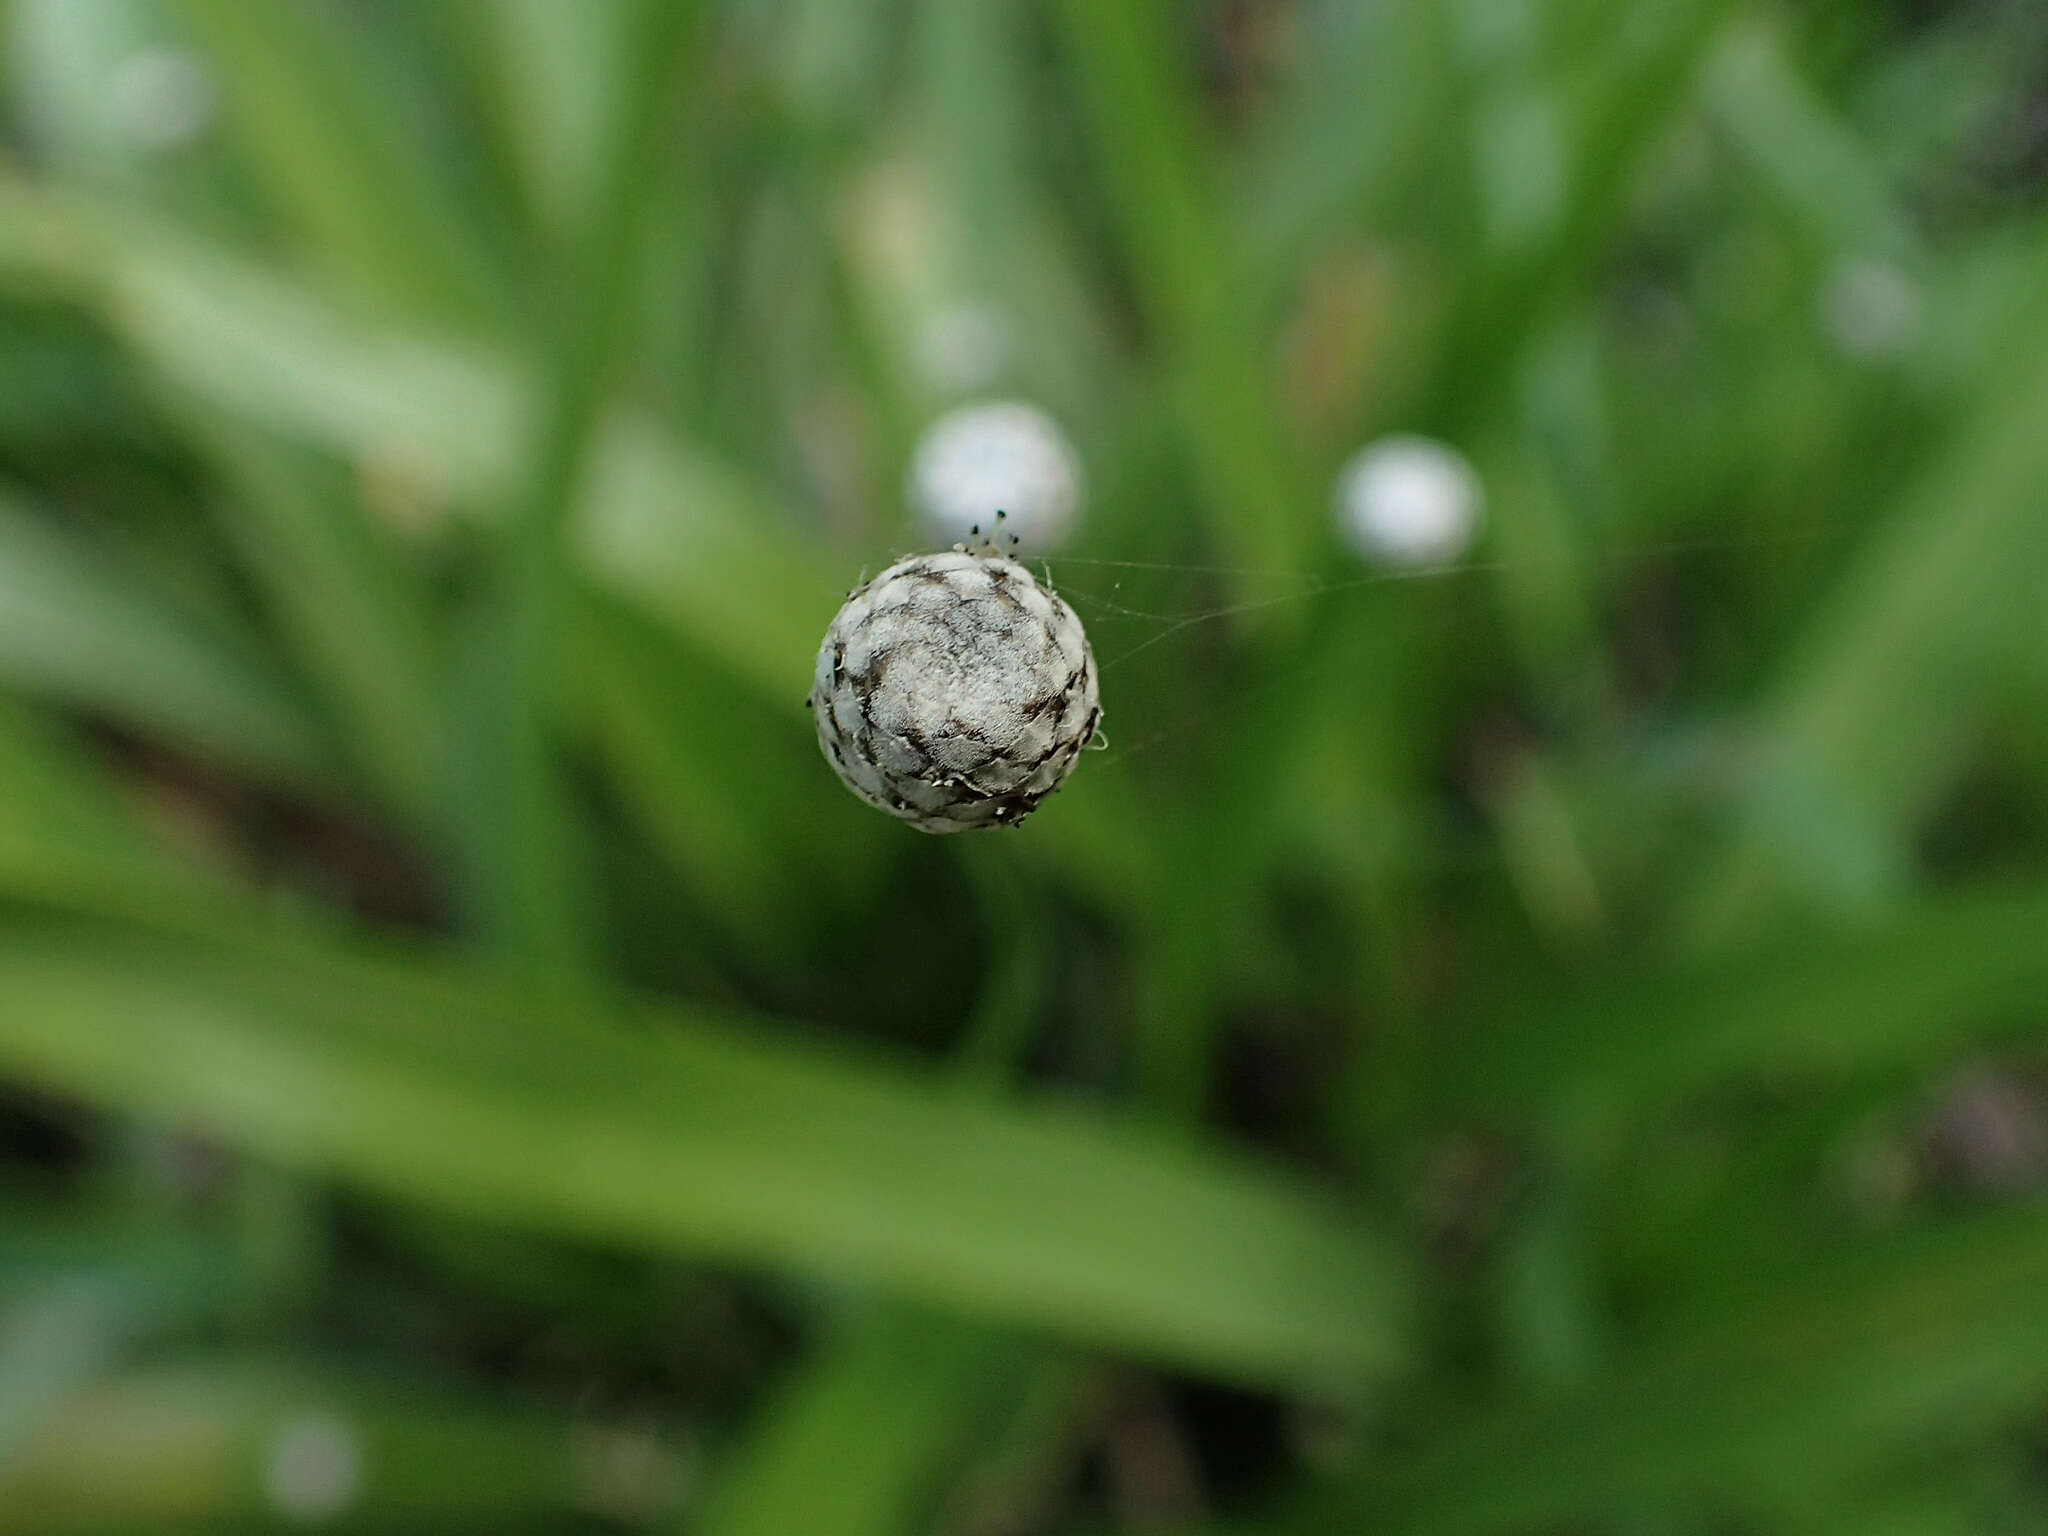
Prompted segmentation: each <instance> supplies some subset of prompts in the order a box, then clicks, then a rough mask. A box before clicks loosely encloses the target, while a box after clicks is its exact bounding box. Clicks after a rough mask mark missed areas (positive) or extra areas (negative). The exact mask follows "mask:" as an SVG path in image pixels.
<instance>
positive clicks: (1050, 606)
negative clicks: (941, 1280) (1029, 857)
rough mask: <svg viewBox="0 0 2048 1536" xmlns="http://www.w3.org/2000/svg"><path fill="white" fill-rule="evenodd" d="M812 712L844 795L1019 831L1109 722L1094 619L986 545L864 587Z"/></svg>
mask: <svg viewBox="0 0 2048 1536" xmlns="http://www.w3.org/2000/svg"><path fill="white" fill-rule="evenodd" d="M976 536H977V537H979V536H980V535H979V534H978V533H977V534H976ZM809 702H810V706H811V714H812V716H813V717H814V718H815V719H816V721H817V726H818V745H819V746H820V747H821V748H822V749H823V750H824V753H825V757H826V759H827V760H828V761H829V762H830V763H831V764H832V767H833V769H834V770H835V771H836V772H837V773H838V774H839V777H840V778H841V779H842V780H844V781H845V784H846V787H847V788H848V789H850V790H852V791H853V792H854V793H855V794H856V795H858V796H860V798H861V799H863V800H865V801H867V803H868V804H870V805H872V806H875V807H876V808H877V809H880V810H884V811H887V812H888V813H889V814H890V815H892V816H896V817H900V818H901V819H902V820H904V821H907V822H909V823H910V824H911V825H912V826H914V827H916V828H918V829H919V830H920V831H924V832H965V831H968V830H970V829H972V828H976V827H1005V826H1015V825H1016V824H1017V823H1018V822H1020V821H1022V820H1023V819H1024V818H1025V817H1026V816H1028V815H1030V814H1031V812H1032V811H1033V810H1034V809H1036V808H1037V806H1038V803H1039V802H1040V801H1041V800H1043V799H1045V797H1046V796H1047V795H1050V794H1051V793H1052V792H1053V791H1054V790H1056V789H1058V788H1059V787H1060V785H1061V784H1063V783H1065V782H1066V779H1067V775H1068V774H1070V773H1072V772H1073V769H1074V764H1075V762H1076V761H1077V760H1078V759H1079V757H1080V755H1081V752H1082V749H1083V748H1085V747H1086V746H1087V745H1088V743H1089V741H1090V740H1091V739H1093V737H1094V735H1095V728H1096V726H1097V725H1098V724H1099V723H1100V722H1101V719H1102V705H1101V701H1100V697H1099V694H1098V692H1097V688H1096V679H1095V655H1094V652H1093V651H1091V650H1090V649H1089V647H1088V636H1087V634H1086V633H1085V632H1084V631H1083V629H1082V628H1081V621H1080V619H1079V618H1077V617H1076V616H1075V614H1074V610H1073V609H1072V608H1070V607H1068V606H1067V604H1066V603H1065V602H1064V601H1063V600H1062V599H1061V598H1060V596H1059V595H1058V594H1057V593H1055V592H1052V591H1050V590H1048V589H1047V588H1045V587H1042V586H1040V585H1039V584H1038V582H1037V581H1036V580H1034V579H1033V577H1032V575H1031V573H1030V572H1029V571H1027V570H1026V569H1025V568H1024V567H1023V566H1021V565H1019V564H1018V563H1017V562H1016V561H1014V560H1010V559H1007V558H1005V557H1004V556H1002V555H1000V554H996V553H994V552H993V551H992V550H991V549H988V548H983V549H975V550H969V549H954V550H948V551H945V552H943V553H940V554H934V555H913V556H912V557H911V558H909V559H908V560H899V561H898V562H897V563H896V564H894V565H892V566H890V567H889V568H888V569H887V570H886V571H884V572H882V574H881V575H879V576H877V577H875V578H874V580H872V581H870V582H868V583H867V584H865V585H864V586H862V587H860V588H859V589H857V590H856V591H855V592H854V593H853V595H852V596H850V597H849V598H847V600H846V604H845V606H844V607H842V608H841V609H840V610H839V613H838V615H837V616H836V617H835V618H834V619H833V620H832V624H831V627H830V628H828V629H827V630H826V631H825V640H824V643H823V644H822V645H820V646H819V647H818V666H817V673H816V677H815V679H814V681H813V685H812V688H811V695H810V700H809Z"/></svg>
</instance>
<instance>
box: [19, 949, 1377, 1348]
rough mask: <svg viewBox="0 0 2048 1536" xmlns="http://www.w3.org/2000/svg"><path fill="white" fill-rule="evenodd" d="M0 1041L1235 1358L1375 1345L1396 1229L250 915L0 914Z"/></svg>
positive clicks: (645, 1016)
mask: <svg viewBox="0 0 2048 1536" xmlns="http://www.w3.org/2000/svg"><path fill="white" fill-rule="evenodd" d="M0 984H4V986H5V988H6V992H7V996H8V998H9V999H10V1003H9V1007H8V1008H7V1009H6V1010H5V1013H4V1016H0V1063H4V1067H5V1070H6V1071H7V1072H8V1073H9V1074H10V1075H12V1076H15V1077H17V1078H19V1079H21V1080H24V1081H27V1082H32V1083H36V1084H39V1085H41V1086H44V1087H46V1088H49V1089H51V1090H53V1091H58V1092H64V1093H71V1094H78V1095H83V1096H85V1097H87V1098H89V1099H90V1100H92V1101H94V1102H97V1103H101V1104H105V1105H108V1106H110V1107H122V1108H129V1109H137V1110H147V1111H149V1112H151V1113H154V1114H160V1115H165V1116H169V1117H172V1118H175V1119H179V1120H183V1121H189V1122H191V1123H193V1124H196V1125H198V1126H201V1127H204V1128H206V1129H207V1130H209V1131H210V1132H212V1133H213V1134H215V1135H218V1136H220V1137H223V1138H225V1139H227V1140H229V1141H231V1142H234V1143H236V1144H238V1145H243V1146H247V1147H249V1148H250V1149H251V1150H254V1151H258V1152H260V1153H262V1154H264V1155H266V1156H270V1157H274V1158H276V1159H277V1160H279V1161H281V1162H285V1163H288V1164H292V1165H296V1166H301V1167H306V1168H311V1169H316V1170H323V1171H326V1172H329V1173H332V1174H334V1175H337V1176H339V1177H342V1178H345V1179H347V1180H349V1181H351V1182H354V1183H358V1184H361V1185H364V1186H366V1187H369V1188H373V1189H377V1190H380V1191H383V1192H386V1193H389V1194H393V1195H398V1196H402V1197H405V1198H409V1199H414V1200H419V1201H423V1202H426V1203H429V1204H434V1205H439V1206H442V1207H445V1208H449V1209H454V1210H458V1211H461V1212H463V1213H465V1214H469V1215H473V1216H479V1217H488V1218H491V1219H494V1220H500V1221H508V1222H520V1223H533V1224H537V1225H541V1226H544V1227H550V1228H553V1229H555V1230H559V1231H564V1232H577V1233H582V1234H585V1235H588V1236H596V1237H603V1238H608V1239H612V1240H617V1241H624V1242H632V1243H639V1244H647V1245H650V1246H655V1247H663V1248H676V1249H681V1250H684V1251H692V1252H702V1253H707V1254H713V1255H722V1256H725V1257H729V1258H734V1259H740V1260H744V1261H748V1262H752V1263H762V1264H769V1265H776V1266H787V1267H790V1268H794V1269H798V1270H804V1271H809V1272H813V1273H821V1274H827V1275H834V1276H840V1277H844V1278H850V1279H863V1280H869V1281H873V1282H875V1283H877V1284H880V1285H882V1286H885V1287H887V1288H889V1289H891V1290H894V1291H897V1292H899V1293H901V1294H903V1295H905V1296H907V1297H912V1298H921V1299H924V1300H926V1301H931V1302H937V1303H941V1304H944V1305H946V1306H949V1307H954V1308H960V1309H964V1310H967V1311H970V1312H973V1313H978V1314H981V1315H984V1316H987V1317H989V1318H992V1319H997V1320H1003V1321H1010V1322H1017V1323H1024V1324H1030V1325H1034V1326H1039V1327H1044V1328H1048V1329H1052V1330H1055V1331H1058V1332H1061V1333H1065V1334H1068V1335H1071V1336H1074V1337H1077V1338H1082V1339H1087V1340H1092V1341H1097V1342H1101V1343H1104V1344H1112V1345H1119V1346H1124V1347H1129V1348H1133V1349H1137V1350H1140V1351H1142V1352H1144V1353H1147V1354H1152V1355H1156V1356H1159V1357H1161V1358H1165V1359H1171V1360H1176V1361H1179V1362H1182V1363H1185V1364H1188V1365H1190V1366H1194V1367H1196V1368H1200V1369H1205V1370H1211V1371H1216V1372H1219V1373H1222V1374H1226V1375H1230V1376H1235V1377H1241V1378H1244V1379H1248V1380H1255V1381H1269V1382H1285V1381H1318V1380H1345V1379H1350V1378H1355V1377H1357V1376H1359V1375H1361V1374H1364V1373H1370V1372H1376V1371H1380V1370H1384V1369H1385V1368H1386V1367H1387V1366H1388V1365H1389V1364H1390V1363H1391V1362H1392V1360H1393V1359H1394V1358H1395V1356H1396V1354H1397V1353H1398V1349H1399V1343H1400V1336H1401V1330H1400V1327H1399V1324H1398V1321H1397V1317H1396V1310H1397V1309H1396V1301H1397V1298H1398V1294H1399V1292H1398V1287H1397V1286H1396V1284H1395V1281H1394V1278H1393V1274H1392V1270H1391V1264H1390V1258H1389V1255H1388V1254H1387V1253H1386V1251H1385V1250H1384V1249H1383V1248H1382V1247H1381V1246H1380V1245H1379V1243H1378V1242H1377V1241H1375V1239H1374V1238H1373V1237H1372V1236H1371V1235H1370V1234H1369V1233H1368V1232H1366V1231H1364V1230H1363V1229H1362V1228H1361V1227H1360V1225H1359V1223H1358V1221H1357V1219H1356V1218H1355V1217H1353V1216H1352V1215H1350V1214H1348V1213H1346V1212H1344V1211H1342V1210H1340V1209H1338V1208H1336V1207H1334V1206H1331V1205H1329V1204H1326V1203H1325V1202H1323V1201H1322V1200H1320V1199H1318V1198H1315V1197H1314V1196H1312V1195H1310V1194H1308V1193H1307V1192H1304V1191H1302V1190H1300V1189H1297V1188H1295V1187H1294V1186H1292V1185H1290V1184H1289V1183H1287V1182H1286V1181H1284V1180H1282V1179H1279V1178H1277V1177H1275V1176H1274V1175H1273V1174H1272V1173H1271V1172H1269V1171H1267V1170H1264V1169H1261V1168H1258V1167H1256V1166H1253V1165H1250V1164H1247V1163H1244V1162H1241V1161H1239V1160H1237V1159H1235V1158H1231V1157H1226V1156H1223V1155H1220V1154H1218V1153H1214V1152H1207V1151H1203V1150H1200V1149H1198V1148H1194V1147H1190V1146H1185V1145H1180V1144H1177V1143H1170V1142H1163V1141H1159V1140H1155V1139H1149V1138H1146V1137H1144V1136H1140V1135H1137V1134H1133V1133H1127V1132H1119V1131H1118V1130H1116V1129H1115V1128H1114V1127H1112V1126H1111V1125H1109V1124H1107V1123H1105V1122H1103V1121H1101V1120H1100V1119H1098V1118H1096V1117H1093V1116H1089V1115H1085V1114H1082V1113H1079V1112H1077V1111H1073V1110H1062V1109H1056V1108H1053V1107H1051V1106H1040V1107H1036V1108H1029V1109H1027V1108H1021V1107H1020V1108H1001V1107H995V1106H990V1105H986V1104H982V1103H978V1102H970V1101H968V1100H967V1099H965V1098H964V1097H963V1096H962V1095H961V1094H959V1093H958V1092H957V1091H956V1090H954V1089H953V1088H951V1087H950V1086H940V1085H937V1084H934V1083H932V1082H929V1081H923V1080H920V1079H918V1078H916V1077H914V1076H909V1075H905V1074H904V1073H902V1072H900V1071H897V1070H894V1069H889V1068H885V1067H882V1066H880V1065H878V1064H873V1063H863V1062H860V1061H857V1060H855V1059H852V1058H850V1057H845V1058H842V1057H837V1056H834V1055H832V1054H830V1053H824V1052H819V1051H815V1050H806V1049H801V1048H799V1047H797V1046H796V1045H794V1044H793V1043H790V1042H787V1041H780V1040H777V1039H775V1038H773V1037H772V1036H771V1035H770V1034H769V1033H767V1032H765V1031H764V1029H763V1028H762V1027H761V1026H758V1025H757V1026H751V1027H748V1026H740V1025H735V1024H728V1023H721V1022H718V1021H715V1020H712V1019H709V1018H705V1017H702V1016H698V1015H691V1014H683V1013H679V1012H675V1011H660V1012H654V1013H647V1012H644V1011H642V1010H638V1009H634V1010H626V1011H622V1012H621V1013H619V1014H618V1015H617V1016H616V1017H604V1016H601V1015H590V1014H585V1013H579V1012H578V1011H577V1010H576V1007H575V1005H573V1004H568V1003H563V1002H561V1001H559V1000H551V999H549V998H547V997H545V996H536V995H535V994H534V991H533V989H532V988H531V987H530V986H529V985H522V984H521V983H519V982H518V981H515V980H512V979H509V978H493V977H492V976H490V975H488V974H487V973H482V972H474V971H463V970H456V969H450V968H445V967H441V966H434V965H428V964H425V963H422V962H418V961H378V960H371V959H367V958H362V957H355V956H349V955H345V954H342V953H338V952H335V951H332V950H330V949H327V948H325V947H315V946H312V945H309V944H306V943H302V942H298V941H289V940H286V939H284V938H282V937H278V938H276V939H275V940H274V941H270V940H265V939H264V938H263V936H262V933H261V930H253V929H251V930H248V931H245V932H243V933H241V934H239V935H238V937H237V942H236V943H235V944H234V945H233V946H232V947H222V946H219V945H216V944H213V943H210V942H203V941H198V940H185V941H175V942H174V941H169V940H164V939H159V938H154V937H151V936H149V935H148V934H145V933H140V932H138V933H128V934H124V933H123V932H122V931H120V930H114V929H107V928H100V927H83V928H81V927H77V926H75V925H72V924H68V923H54V924H49V925H45V924H41V923H37V924H30V925H21V924H17V925H16V926H15V927H14V928H13V929H12V930H10V931H9V932H8V933H7V934H6V936H5V937H4V938H0Z"/></svg>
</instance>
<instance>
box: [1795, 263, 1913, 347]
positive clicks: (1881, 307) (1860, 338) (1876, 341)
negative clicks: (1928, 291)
mask: <svg viewBox="0 0 2048 1536" xmlns="http://www.w3.org/2000/svg"><path fill="white" fill-rule="evenodd" d="M1820 323H1821V329H1822V330H1824V331H1825V332H1826V333H1827V335H1828V339H1829V340H1831V341H1832V342H1834V344H1835V345H1836V346H1837V347H1839V348H1840V349H1841V350H1842V351H1843V352H1844V353H1846V354H1848V355H1849V356H1850V357H1855V358H1861V359H1864V360H1865V361H1868V360H1870V359H1872V358H1878V357H1885V356H1888V355H1890V354H1892V353H1894V352H1898V351H1901V350H1902V349H1904V348H1905V347H1906V346H1908V345H1909V344H1910V343H1911V342H1912V340H1913V337H1914V335H1915V334H1916V333H1917V332H1918V331H1919V329H1920V290H1919V289H1918V288H1917V287H1916V286H1915V285H1914V282H1913V279H1912V278H1910V277H1908V276H1907V275H1906V274H1905V273H1904V272H1903V271H1901V270H1900V269H1899V268H1897V267H1895V266H1893V265H1892V264H1891V263H1890V262H1888V261H1876V260H1873V259H1871V258H1869V257H1866V256H1859V257H1854V258H1852V259H1850V260H1848V261H1844V262H1842V263H1841V264H1840V265H1839V266H1837V267H1836V268H1835V270H1834V273H1833V275H1832V276H1830V277H1829V278H1828V281H1827V286H1826V287H1825V288H1823V289H1822V290H1821V295H1820Z"/></svg>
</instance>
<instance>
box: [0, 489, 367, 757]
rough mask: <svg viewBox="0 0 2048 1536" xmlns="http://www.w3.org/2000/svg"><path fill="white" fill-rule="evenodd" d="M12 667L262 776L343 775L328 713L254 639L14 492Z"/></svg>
mask: <svg viewBox="0 0 2048 1536" xmlns="http://www.w3.org/2000/svg"><path fill="white" fill-rule="evenodd" d="M0 675H4V676H5V677H6V678H7V679H8V680H9V681H10V682H11V683H13V685H14V686H16V687H17V688H20V689H23V690H25V691H27V692H30V693H33V694H36V695H38V696H39V697H41V698H44V699H47V700H50V701H52V702H55V703H58V704H60V705H63V706H66V707H69V708H72V709H77V710H81V711H84V712H87V713H90V714H94V715H98V716H101V717H103V718H105V719H109V720H112V721H115V722H117V723H118V724H120V725H123V726H125V727H127V728H129V729H131V730H134V731H136V732H138V733H139V734H141V735H144V736H148V737H152V738H155V739H159V740H162V741H165V742H167V743H169V744H172V745H175V746H179V747H182V748H184V749H186V750H188V751H193V752H197V753H199V754H201V755H203V756H207V757H210V758H213V759H215V760H217V761H219V762H221V763H225V764H227V765H229V766H232V767H235V768H238V769H241V770H243V771H246V772H249V773H253V774H255V775H256V776H258V777H260V778H264V779H269V780H271V781H273V782H278V783H284V784H289V785H292V786H294V787H313V788H319V789H330V790H331V789H332V788H333V787H334V785H335V774H334V770H333V751H332V746H331V743H330V742H329V740H328V738H327V736H326V733H325V731H324V730H323V729H322V726H321V724H320V722H319V721H318V719H317V718H316V717H315V716H314V715H313V714H312V713H311V711H309V710H308V709H307V708H306V706H305V705H304V704H303V703H302V702H301V701H300V699H299V698H298V697H297V696H296V695H295V694H294V693H293V692H292V690H291V688H290V687H289V685H288V684H287V683H286V681H285V680H284V679H283V678H282V677H280V676H279V675H278V674H277V673H276V672H275V671H274V670H273V669H272V668H271V667H269V666H268V665H266V664H265V662H264V661H263V660H262V659H261V654H260V652H258V651H257V650H256V649H255V647H254V646H253V645H252V644H250V643H248V642H247V641H246V640H245V639H244V638H242V637H240V636H237V635H235V634H233V633H231V632H229V631H228V630H227V629H226V628H225V626H223V625H222V624H220V623H217V622H215V621H214V620H213V619H211V618H210V617H207V616H203V615H200V614H198V613H195V612H191V611H188V610H186V609H185V608H184V607H183V606H181V605H180V604H179V603H178V602H177V601H175V600H174V599H172V598H170V597H169V596H166V595H164V594H161V593H159V592H158V591H156V590H155V589H154V588H153V587H152V586H151V584H150V583H149V581H148V580H147V578H146V577H144V576H143V575H142V574H141V573H140V572H137V571H133V570H130V569H128V568H127V567H125V566H124V565H122V564H121V563H119V562H118V561H117V560H115V559H114V557H113V556H112V555H110V554H107V553H104V552H102V551H100V550H97V549H95V548H93V547H92V546H91V545H89V544H87V543H86V542H85V541H84V540H83V539H80V538H78V537H75V536H73V535H69V534H66V533H63V532H61V531H59V529H58V528H57V527H55V526H54V525H53V524H52V523H51V522H50V521H49V520H48V519H46V518H44V517H41V516H38V515H36V514H35V513H32V512H30V511H29V510H28V509H27V508H26V507H24V506H23V505H21V504H20V503H19V502H17V501H14V500H11V499H8V498H6V497H5V496H4V495H0Z"/></svg>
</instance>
